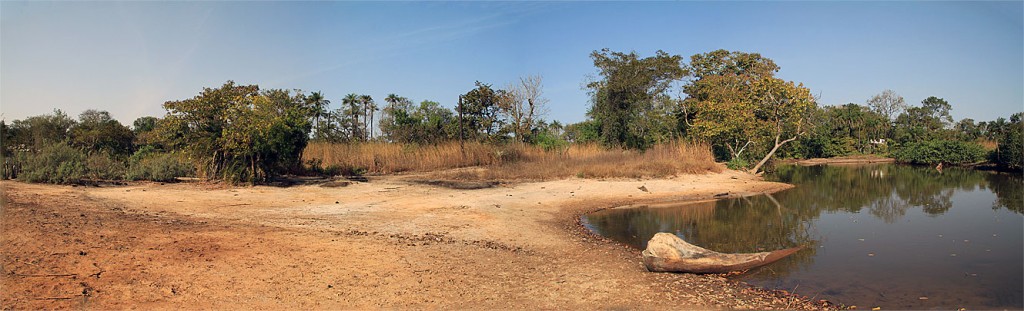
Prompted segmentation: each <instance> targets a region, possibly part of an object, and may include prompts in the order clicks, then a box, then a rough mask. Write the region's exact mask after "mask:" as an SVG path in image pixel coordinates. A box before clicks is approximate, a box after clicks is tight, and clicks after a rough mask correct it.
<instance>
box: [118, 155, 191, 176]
mask: <svg viewBox="0 0 1024 311" xmlns="http://www.w3.org/2000/svg"><path fill="white" fill-rule="evenodd" d="M147 147H148V146H147ZM129 162H130V164H129V167H128V173H127V174H126V176H125V177H126V178H127V179H128V180H152V181H174V180H175V179H174V178H175V177H181V176H189V175H191V174H192V168H191V167H190V166H189V165H186V164H185V163H184V162H183V161H181V158H180V157H178V156H177V155H175V154H172V153H164V152H156V151H154V150H153V148H152V147H149V148H145V147H144V148H142V149H139V151H137V152H135V154H133V155H132V157H131V158H130V160H129Z"/></svg>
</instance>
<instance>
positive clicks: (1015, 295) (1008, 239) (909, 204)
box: [584, 164, 1024, 309]
mask: <svg viewBox="0 0 1024 311" xmlns="http://www.w3.org/2000/svg"><path fill="white" fill-rule="evenodd" d="M768 179H771V180H776V181H781V182H786V183H791V184H794V185H796V188H794V189H791V190H786V191H782V192H778V193H775V194H771V195H760V196H753V197H746V198H734V199H724V200H718V201H713V202H704V203H681V204H659V205H657V206H628V207H620V208H612V209H606V210H602V211H599V212H596V213H593V214H590V215H586V216H584V222H585V223H586V224H587V226H588V227H589V228H590V229H591V230H593V231H595V232H596V233H598V234H600V235H602V236H605V237H608V238H610V239H613V240H616V241H619V242H622V243H625V244H627V245H630V246H632V247H635V248H636V249H638V250H639V249H643V248H645V247H646V244H647V241H648V240H649V239H650V238H651V237H653V236H654V234H655V233H657V232H671V233H675V234H676V235H678V236H680V237H681V238H683V239H685V240H686V241H689V242H690V243H693V244H695V245H699V246H702V247H705V248H708V249H711V250H715V251H720V252H730V253H731V252H759V251H766V250H774V249H781V248H788V247H794V246H798V245H802V246H804V247H805V249H804V250H802V251H800V252H798V253H797V254H794V255H792V256H790V257H788V258H785V259H783V260H781V261H779V262H776V263H773V264H770V265H768V266H765V267H762V268H758V269H754V270H751V271H748V272H747V273H746V274H743V275H741V276H738V277H736V278H737V279H739V280H742V281H745V282H748V283H751V284H755V285H759V286H762V287H767V288H774V289H784V290H787V291H793V292H796V293H798V294H802V295H805V296H808V297H812V298H814V299H827V300H829V301H832V302H834V303H839V304H844V305H847V306H850V305H855V306H857V307H858V308H859V309H870V308H873V307H881V308H882V309H958V308H967V309H1004V308H1010V309H1021V308H1024V294H1022V292H1024V215H1022V213H1024V178H1022V177H1021V175H1019V174H1005V173H994V172H984V171H976V170H969V169H960V168H947V169H945V170H943V171H942V172H939V171H936V170H935V169H933V168H927V167H914V166H904V165H893V164H878V165H856V166H813V167H801V166H782V167H779V168H778V171H777V172H776V173H774V174H772V175H770V176H768Z"/></svg>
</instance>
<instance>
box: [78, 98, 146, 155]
mask: <svg viewBox="0 0 1024 311" xmlns="http://www.w3.org/2000/svg"><path fill="white" fill-rule="evenodd" d="M134 139H135V134H134V133H132V131H131V130H130V129H128V127H126V126H124V125H121V122H118V121H117V120H114V118H111V117H110V113H109V112H106V111H98V110H93V109H89V110H86V111H84V112H82V114H81V115H79V116H78V123H77V124H75V126H73V127H72V128H71V143H72V145H73V146H75V147H78V148H82V149H84V150H86V151H89V152H103V153H106V154H109V155H128V154H130V153H131V152H132V151H133V148H134V146H133V144H132V142H133V140H134Z"/></svg>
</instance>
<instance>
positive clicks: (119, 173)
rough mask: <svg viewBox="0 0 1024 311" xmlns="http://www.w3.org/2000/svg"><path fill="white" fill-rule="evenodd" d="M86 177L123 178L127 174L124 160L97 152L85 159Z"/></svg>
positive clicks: (101, 178) (102, 178)
mask: <svg viewBox="0 0 1024 311" xmlns="http://www.w3.org/2000/svg"><path fill="white" fill-rule="evenodd" d="M85 165H86V168H87V171H86V177H88V178H90V179H99V180H122V179H124V176H125V175H124V174H125V170H126V168H125V165H124V162H123V161H121V160H118V159H117V158H116V157H113V156H110V155H107V154H105V153H101V152H96V153H93V154H91V155H89V157H87V158H86V159H85Z"/></svg>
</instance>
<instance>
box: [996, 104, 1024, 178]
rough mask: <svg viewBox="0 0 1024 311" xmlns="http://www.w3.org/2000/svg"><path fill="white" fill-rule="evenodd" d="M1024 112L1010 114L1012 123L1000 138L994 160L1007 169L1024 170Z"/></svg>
mask: <svg viewBox="0 0 1024 311" xmlns="http://www.w3.org/2000/svg"><path fill="white" fill-rule="evenodd" d="M1022 118H1024V112H1018V113H1015V114H1014V115H1013V116H1010V123H1009V125H1008V126H1007V129H1006V130H1004V131H1003V133H1002V137H1000V138H999V147H998V148H997V149H996V151H995V152H994V153H993V159H992V160H993V162H995V163H996V164H997V165H999V166H1000V167H1002V168H1003V169H1006V170H1013V171H1018V172H1020V171H1021V170H1024V120H1021V119H1022Z"/></svg>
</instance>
